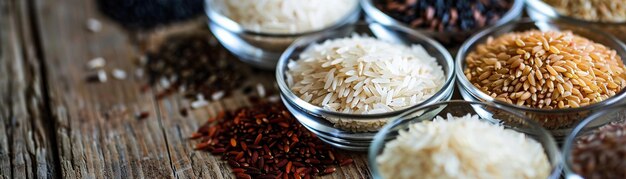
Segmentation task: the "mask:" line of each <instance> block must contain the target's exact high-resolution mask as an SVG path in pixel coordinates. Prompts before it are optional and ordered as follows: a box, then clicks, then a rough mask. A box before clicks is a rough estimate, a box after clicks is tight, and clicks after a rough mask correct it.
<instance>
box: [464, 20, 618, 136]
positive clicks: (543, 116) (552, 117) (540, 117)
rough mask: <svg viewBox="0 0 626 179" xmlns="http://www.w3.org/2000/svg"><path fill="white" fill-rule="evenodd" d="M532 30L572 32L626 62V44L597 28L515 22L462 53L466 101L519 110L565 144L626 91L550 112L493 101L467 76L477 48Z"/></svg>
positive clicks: (486, 32)
mask: <svg viewBox="0 0 626 179" xmlns="http://www.w3.org/2000/svg"><path fill="white" fill-rule="evenodd" d="M531 29H539V30H541V31H548V30H569V31H572V32H573V33H574V34H576V35H579V36H582V37H585V38H588V39H590V40H593V41H595V42H596V43H600V44H603V45H605V46H607V47H609V48H612V49H614V50H615V51H616V52H617V54H619V56H621V57H622V60H626V46H624V44H623V43H621V42H620V41H619V40H617V39H615V38H614V37H612V36H610V35H606V34H604V33H602V32H599V31H598V30H595V29H593V28H588V27H585V26H578V25H577V24H570V23H565V22H533V21H530V20H528V19H526V20H522V21H517V22H511V23H508V24H505V25H502V26H499V27H492V28H489V29H486V30H484V31H481V32H479V33H478V34H476V35H474V36H473V37H471V38H470V39H468V40H467V41H466V42H465V43H464V44H463V45H462V46H461V48H460V49H459V52H458V54H457V56H456V61H455V63H456V65H455V66H456V69H455V71H456V76H457V79H458V80H457V83H458V85H459V88H460V94H461V96H462V97H463V98H464V99H465V100H468V101H485V102H492V103H497V104H500V105H503V106H506V107H510V108H513V109H515V110H519V111H521V112H522V113H523V114H525V115H526V116H527V117H528V118H530V119H533V120H535V121H536V122H538V123H540V124H541V125H542V126H543V127H544V128H546V129H548V130H549V131H550V132H551V133H552V135H554V137H555V138H556V140H557V141H559V142H562V141H563V139H564V138H565V136H567V135H568V134H569V133H570V132H571V131H572V129H573V128H574V126H575V125H576V124H577V123H578V122H580V121H581V120H582V119H584V118H585V117H587V116H589V115H590V114H592V113H594V112H595V111H598V110H600V109H602V108H606V107H607V106H611V105H614V104H617V103H619V102H620V101H622V100H623V99H624V98H626V90H622V91H620V92H619V93H617V94H615V96H612V97H610V98H608V99H606V100H604V101H601V102H598V103H594V104H590V105H587V106H582V107H578V108H567V109H553V110H548V109H538V108H529V107H525V106H517V105H514V104H509V103H506V102H502V101H498V100H495V99H494V98H493V97H491V96H489V95H487V94H485V93H484V92H482V91H480V90H479V89H478V88H476V87H475V86H474V85H473V84H472V83H470V81H469V80H468V79H467V77H466V76H465V74H464V73H463V71H464V69H465V66H466V64H465V58H466V56H467V55H468V53H470V52H471V51H473V50H474V48H475V47H476V46H477V45H479V44H482V43H484V42H486V41H487V39H488V38H489V37H498V36H500V35H503V34H505V33H508V32H518V31H525V30H531Z"/></svg>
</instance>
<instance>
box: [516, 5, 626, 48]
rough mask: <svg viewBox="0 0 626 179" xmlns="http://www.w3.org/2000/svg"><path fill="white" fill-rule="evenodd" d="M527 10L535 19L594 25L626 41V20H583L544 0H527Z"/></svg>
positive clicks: (586, 25)
mask: <svg viewBox="0 0 626 179" xmlns="http://www.w3.org/2000/svg"><path fill="white" fill-rule="evenodd" d="M526 12H528V16H529V17H530V18H532V19H533V20H535V21H556V22H568V23H572V24H577V25H578V26H581V27H593V28H597V29H602V30H604V31H606V32H608V33H611V34H612V35H613V36H615V37H617V38H618V39H620V40H621V41H622V42H626V35H624V32H626V22H597V21H587V20H581V19H577V18H573V17H569V16H564V15H561V14H560V13H559V12H558V11H557V10H556V9H555V8H553V7H552V6H550V5H549V4H547V3H545V2H543V1H542V0H527V1H526Z"/></svg>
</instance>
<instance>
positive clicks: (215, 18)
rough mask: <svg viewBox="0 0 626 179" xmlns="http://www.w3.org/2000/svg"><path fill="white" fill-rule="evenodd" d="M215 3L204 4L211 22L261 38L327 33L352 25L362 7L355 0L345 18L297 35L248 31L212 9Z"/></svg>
mask: <svg viewBox="0 0 626 179" xmlns="http://www.w3.org/2000/svg"><path fill="white" fill-rule="evenodd" d="M213 1H214V0H205V3H204V7H205V8H204V9H205V10H204V11H205V13H206V15H207V17H208V19H209V21H211V22H212V23H214V24H215V25H218V26H220V27H222V28H223V29H226V30H228V31H230V32H233V33H237V34H247V35H253V36H261V37H300V36H306V35H310V34H317V33H320V32H324V31H327V30H329V29H336V28H339V27H342V26H345V25H347V24H351V23H353V22H352V20H353V19H356V18H358V17H359V16H360V13H361V5H360V3H359V0H354V1H355V5H354V7H353V9H351V10H350V12H348V13H347V14H346V15H345V16H344V17H342V18H339V19H337V21H336V22H333V23H331V24H328V25H327V26H325V27H323V28H321V29H312V30H307V31H303V32H296V33H276V32H261V31H254V30H250V29H247V28H245V27H243V26H242V25H240V24H239V23H237V22H236V21H234V20H232V19H231V18H229V17H227V16H225V15H223V14H222V13H219V12H218V11H216V10H215V9H214V8H211V7H210V6H211V3H213Z"/></svg>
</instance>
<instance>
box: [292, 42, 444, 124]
mask: <svg viewBox="0 0 626 179" xmlns="http://www.w3.org/2000/svg"><path fill="white" fill-rule="evenodd" d="M444 82H445V75H444V72H443V70H442V68H441V66H440V65H439V64H438V63H437V61H436V59H435V58H434V57H432V56H430V55H429V54H428V53H427V52H426V50H425V49H424V48H423V47H421V46H419V45H413V46H411V47H409V46H406V45H402V44H395V43H391V42H386V41H382V40H379V39H376V38H373V37H367V36H359V35H357V34H354V35H353V36H351V37H347V38H342V39H334V40H327V41H325V42H323V43H321V44H314V45H312V46H310V47H309V48H307V49H306V50H305V51H304V52H303V53H302V54H301V55H300V56H299V60H295V61H294V60H291V61H290V63H289V64H288V72H287V83H288V86H289V87H290V88H291V90H292V91H293V92H294V93H295V94H296V95H298V96H299V97H300V98H301V99H303V100H305V101H307V102H309V103H311V104H314V105H318V106H321V107H323V108H324V109H327V110H331V111H337V112H344V113H356V114H374V113H385V112H391V111H395V110H400V109H404V108H407V107H409V106H413V105H416V104H419V103H421V102H422V101H424V100H426V99H428V98H430V97H432V96H433V95H434V94H435V93H436V92H437V91H439V90H440V89H441V88H442V86H443V83H444ZM329 120H331V122H334V123H335V124H338V123H340V125H343V126H344V127H347V128H350V129H354V130H359V131H360V130H376V129H377V128H378V127H380V126H382V125H384V124H385V122H384V120H380V121H368V122H364V121H352V120H347V119H329ZM359 123H361V124H362V123H367V125H359Z"/></svg>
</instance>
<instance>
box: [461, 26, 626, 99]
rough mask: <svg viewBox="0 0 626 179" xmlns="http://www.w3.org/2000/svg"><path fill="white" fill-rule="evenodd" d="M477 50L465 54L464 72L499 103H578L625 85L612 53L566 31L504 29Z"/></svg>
mask: <svg viewBox="0 0 626 179" xmlns="http://www.w3.org/2000/svg"><path fill="white" fill-rule="evenodd" d="M476 49H480V50H477V51H473V52H471V53H469V54H468V55H467V57H466V64H467V66H466V69H465V70H464V73H465V76H466V77H467V78H468V80H470V82H471V83H472V84H474V85H475V86H476V87H477V88H478V89H480V90H481V91H483V92H485V93H487V94H488V95H490V96H495V97H496V99H497V100H500V101H505V102H509V103H514V104H517V105H525V106H528V107H533V108H543V109H560V108H570V107H580V106H584V105H588V104H593V103H597V102H600V101H602V100H605V99H607V98H609V97H611V96H613V95H615V94H616V93H618V92H619V91H621V90H622V89H623V88H624V87H626V73H625V72H626V67H625V66H624V64H623V62H622V60H621V57H620V56H618V55H617V54H616V51H615V50H612V49H610V48H608V47H606V46H604V45H602V44H597V43H595V42H593V41H591V40H589V39H586V38H584V37H580V36H577V35H575V34H573V33H572V32H570V31H565V32H557V31H550V32H541V31H537V30H530V31H526V32H516V33H508V34H505V35H502V36H500V37H497V38H493V39H492V40H490V41H488V42H487V43H485V44H480V45H478V46H477V47H476ZM496 54H497V55H496Z"/></svg>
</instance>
